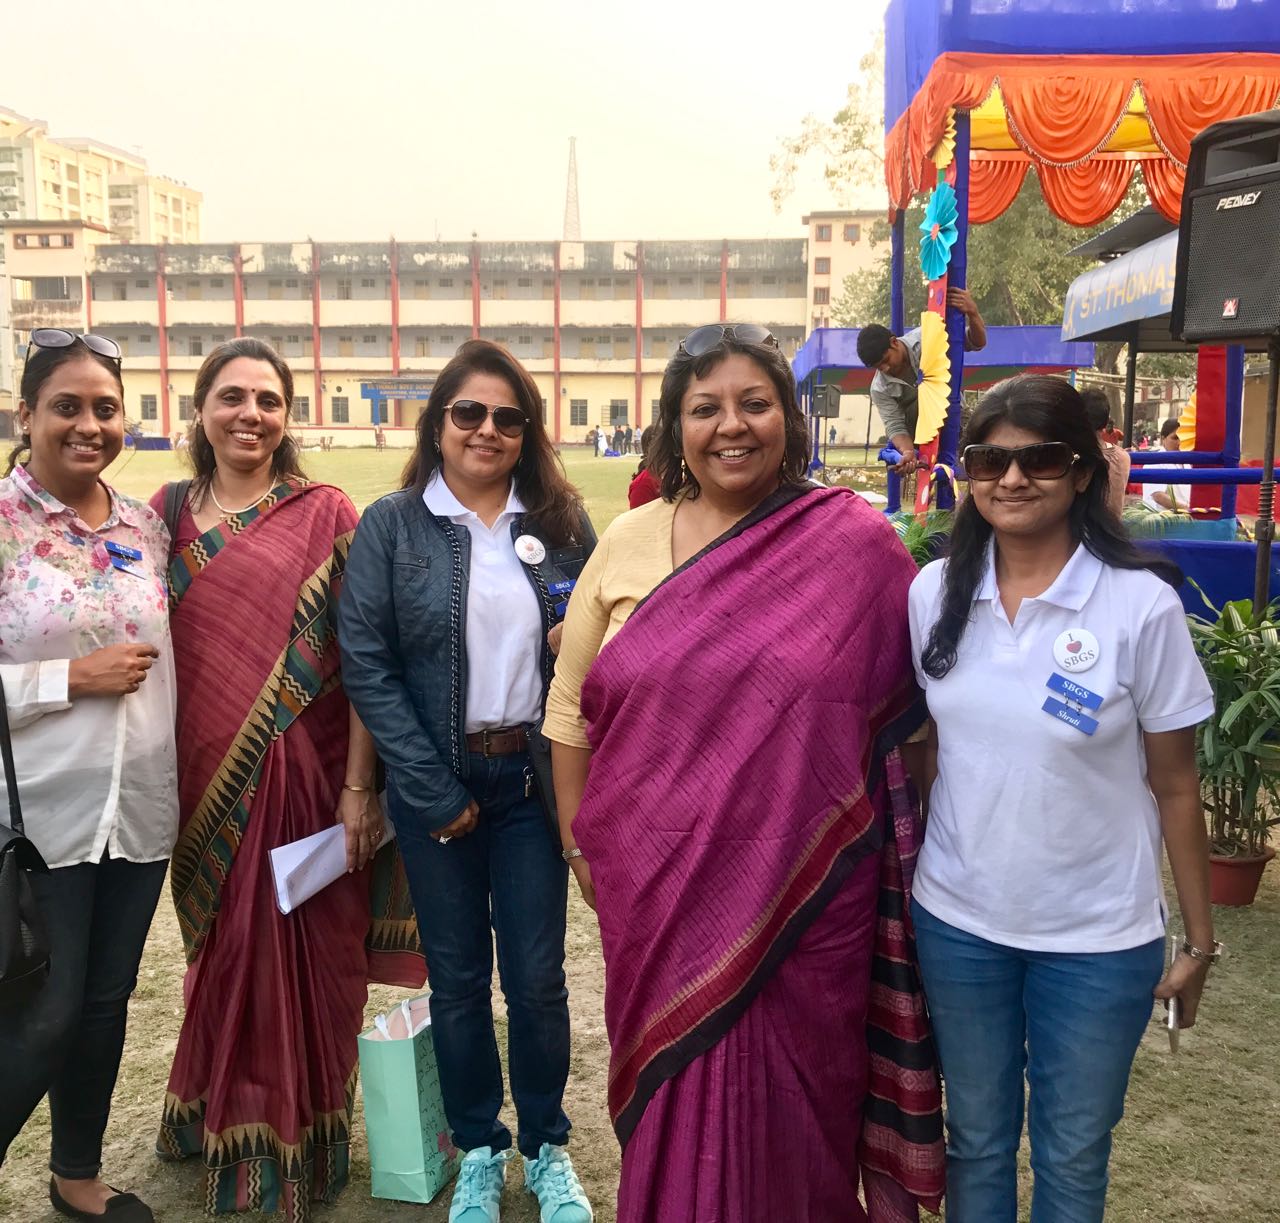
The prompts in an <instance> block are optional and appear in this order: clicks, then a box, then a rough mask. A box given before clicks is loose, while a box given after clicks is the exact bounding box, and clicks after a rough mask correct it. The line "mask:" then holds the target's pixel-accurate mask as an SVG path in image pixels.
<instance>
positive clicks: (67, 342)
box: [22, 327, 121, 374]
mask: <svg viewBox="0 0 1280 1223" xmlns="http://www.w3.org/2000/svg"><path fill="white" fill-rule="evenodd" d="M77 341H79V342H80V343H81V344H83V345H84V346H85V347H86V348H87V349H89V351H90V352H96V353H97V354H98V355H99V356H101V357H106V358H107V359H108V360H109V361H114V362H115V363H116V364H117V365H119V364H121V356H120V345H119V344H117V343H116V342H115V340H111V339H108V338H107V337H106V336H105V335H94V334H93V333H92V332H90V331H86V332H84V333H83V334H81V333H80V332H78V331H66V330H65V329H63V328H62V327H37V328H36V329H35V330H34V331H33V332H32V333H31V342H30V343H29V344H28V345H27V355H26V356H25V357H24V358H23V360H22V372H23V374H25V373H26V372H27V362H28V361H30V360H31V350H32V349H33V348H70V347H71V346H72V345H73V344H75V343H76V342H77Z"/></svg>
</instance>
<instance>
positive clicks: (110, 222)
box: [0, 107, 203, 242]
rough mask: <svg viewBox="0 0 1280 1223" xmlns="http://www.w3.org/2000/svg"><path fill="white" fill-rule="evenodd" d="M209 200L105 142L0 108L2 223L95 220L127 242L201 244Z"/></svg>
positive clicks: (144, 161)
mask: <svg viewBox="0 0 1280 1223" xmlns="http://www.w3.org/2000/svg"><path fill="white" fill-rule="evenodd" d="M202 199H203V197H202V196H201V194H200V192H199V191H196V190H193V189H192V188H191V187H188V186H187V185H186V184H185V183H179V182H176V181H174V180H173V179H169V178H164V177H163V176H160V175H156V174H152V173H151V172H150V171H149V170H148V169H147V162H146V159H145V158H143V157H140V156H139V155H138V154H136V153H128V152H125V150H123V149H117V148H115V147H114V146H112V145H109V144H105V143H104V142H102V141H100V140H93V139H87V138H84V137H78V136H77V137H60V138H59V137H53V136H50V135H49V131H48V127H47V125H46V124H45V123H44V121H43V120H40V119H29V118H27V117H26V116H25V115H20V114H18V113H17V112H16V111H12V110H8V109H6V108H5V107H0V221H3V220H6V219H9V218H19V217H21V218H23V219H25V220H33V221H88V222H89V223H90V224H93V225H102V226H105V227H107V228H108V229H110V230H111V231H112V232H113V233H114V234H115V235H116V237H117V238H118V239H119V240H120V241H121V242H198V241H199V240H200V207H201V203H202Z"/></svg>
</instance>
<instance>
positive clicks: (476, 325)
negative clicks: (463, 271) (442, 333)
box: [471, 242, 480, 340]
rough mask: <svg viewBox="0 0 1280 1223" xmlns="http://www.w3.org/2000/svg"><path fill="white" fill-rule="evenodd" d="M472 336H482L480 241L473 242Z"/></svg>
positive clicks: (475, 337) (476, 337)
mask: <svg viewBox="0 0 1280 1223" xmlns="http://www.w3.org/2000/svg"><path fill="white" fill-rule="evenodd" d="M471 338H472V339H473V340H478V339H479V338H480V243H479V242H473V243H472V244H471Z"/></svg>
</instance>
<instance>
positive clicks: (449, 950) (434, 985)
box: [388, 753, 569, 1159]
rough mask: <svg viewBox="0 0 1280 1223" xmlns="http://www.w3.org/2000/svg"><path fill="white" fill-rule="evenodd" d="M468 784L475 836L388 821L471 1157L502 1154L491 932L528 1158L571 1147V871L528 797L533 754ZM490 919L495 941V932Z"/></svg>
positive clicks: (444, 1086)
mask: <svg viewBox="0 0 1280 1223" xmlns="http://www.w3.org/2000/svg"><path fill="white" fill-rule="evenodd" d="M470 765H471V777H470V779H469V782H468V787H469V789H470V792H471V795H472V797H473V798H474V799H475V801H476V803H477V804H478V805H479V808H480V818H479V821H478V823H477V824H476V827H475V831H474V832H471V833H469V834H468V835H467V836H464V837H457V838H455V839H454V840H451V841H449V842H448V843H447V844H445V845H441V844H440V843H439V842H438V841H434V840H432V839H431V836H430V834H429V832H428V830H427V829H426V828H423V827H421V826H418V825H415V824H414V823H413V822H412V821H411V820H409V819H408V817H405V819H403V820H400V819H398V818H397V817H398V814H399V812H398V811H397V807H398V806H399V804H398V803H397V801H396V791H395V784H394V777H392V778H391V785H390V786H389V787H388V789H389V798H390V814H391V819H392V821H393V822H394V823H395V826H396V834H397V837H398V839H399V842H400V853H401V856H402V857H403V858H404V865H405V870H406V872H407V874H408V877H409V890H410V892H411V893H412V895H413V905H414V908H415V909H416V910H417V914H418V930H419V934H420V935H421V938H422V946H423V949H424V950H425V951H426V955H427V972H428V973H429V975H430V981H431V1024H432V1028H433V1031H434V1034H435V1049H436V1057H437V1060H438V1061H439V1064H440V1086H441V1090H442V1092H443V1095H444V1109H445V1114H446V1116H447V1117H448V1119H449V1126H450V1128H451V1129H452V1130H453V1141H454V1144H455V1145H456V1146H458V1147H459V1148H461V1149H462V1150H464V1151H470V1150H473V1149H474V1148H476V1147H483V1146H488V1147H492V1148H493V1149H494V1150H495V1151H504V1150H506V1149H507V1148H508V1147H510V1146H511V1131H510V1130H508V1129H507V1127H506V1126H505V1125H503V1124H502V1122H501V1121H500V1120H499V1119H498V1113H499V1111H500V1110H501V1108H502V1099H503V1086H502V1067H501V1064H500V1063H499V1061H498V1042H497V1038H496V1037H495V1035H494V1030H493V1004H492V997H491V995H492V988H491V985H492V981H493V935H496V937H497V944H498V976H499V979H500V980H501V982H502V992H503V994H504V996H505V997H506V1000H507V1061H508V1064H509V1067H510V1071H511V1095H512V1098H513V1099H514V1100H515V1106H516V1117H517V1120H518V1141H517V1145H518V1147H519V1149H520V1151H521V1152H522V1153H523V1154H525V1155H527V1156H529V1158H530V1159H536V1158H537V1156H538V1151H539V1149H540V1148H541V1146H542V1144H543V1143H544V1142H550V1143H554V1144H555V1145H557V1146H563V1145H564V1143H565V1142H566V1141H567V1140H568V1137H569V1118H568V1117H566V1116H565V1114H564V1109H563V1108H562V1107H561V1100H562V1098H563V1096H564V1087H565V1082H566V1081H567V1080H568V1077H569V991H568V989H567V988H566V987H565V976H564V938H565V906H566V903H567V901H568V886H569V885H568V879H569V871H568V867H567V866H566V865H565V863H564V861H563V860H562V859H561V857H560V855H559V854H558V853H557V852H556V850H555V846H554V845H553V844H552V840H551V834H550V832H549V831H548V829H547V821H546V816H545V815H544V814H543V810H542V804H541V803H540V802H539V801H538V797H537V793H536V791H535V792H534V793H533V794H532V796H529V797H526V795H525V789H526V783H525V777H526V770H527V769H528V768H529V757H528V756H527V755H526V754H523V753H520V754H516V755H513V756H481V755H476V754H472V755H471V757H470ZM490 923H492V928H493V935H491V934H490Z"/></svg>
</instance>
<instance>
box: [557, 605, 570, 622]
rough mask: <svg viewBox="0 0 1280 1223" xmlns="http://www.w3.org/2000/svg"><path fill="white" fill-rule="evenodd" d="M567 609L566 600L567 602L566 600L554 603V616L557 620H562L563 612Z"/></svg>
mask: <svg viewBox="0 0 1280 1223" xmlns="http://www.w3.org/2000/svg"><path fill="white" fill-rule="evenodd" d="M568 610H569V604H568V602H567V601H566V602H563V603H557V604H556V618H557V619H559V620H563V619H564V614H565V612H567V611H568Z"/></svg>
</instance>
